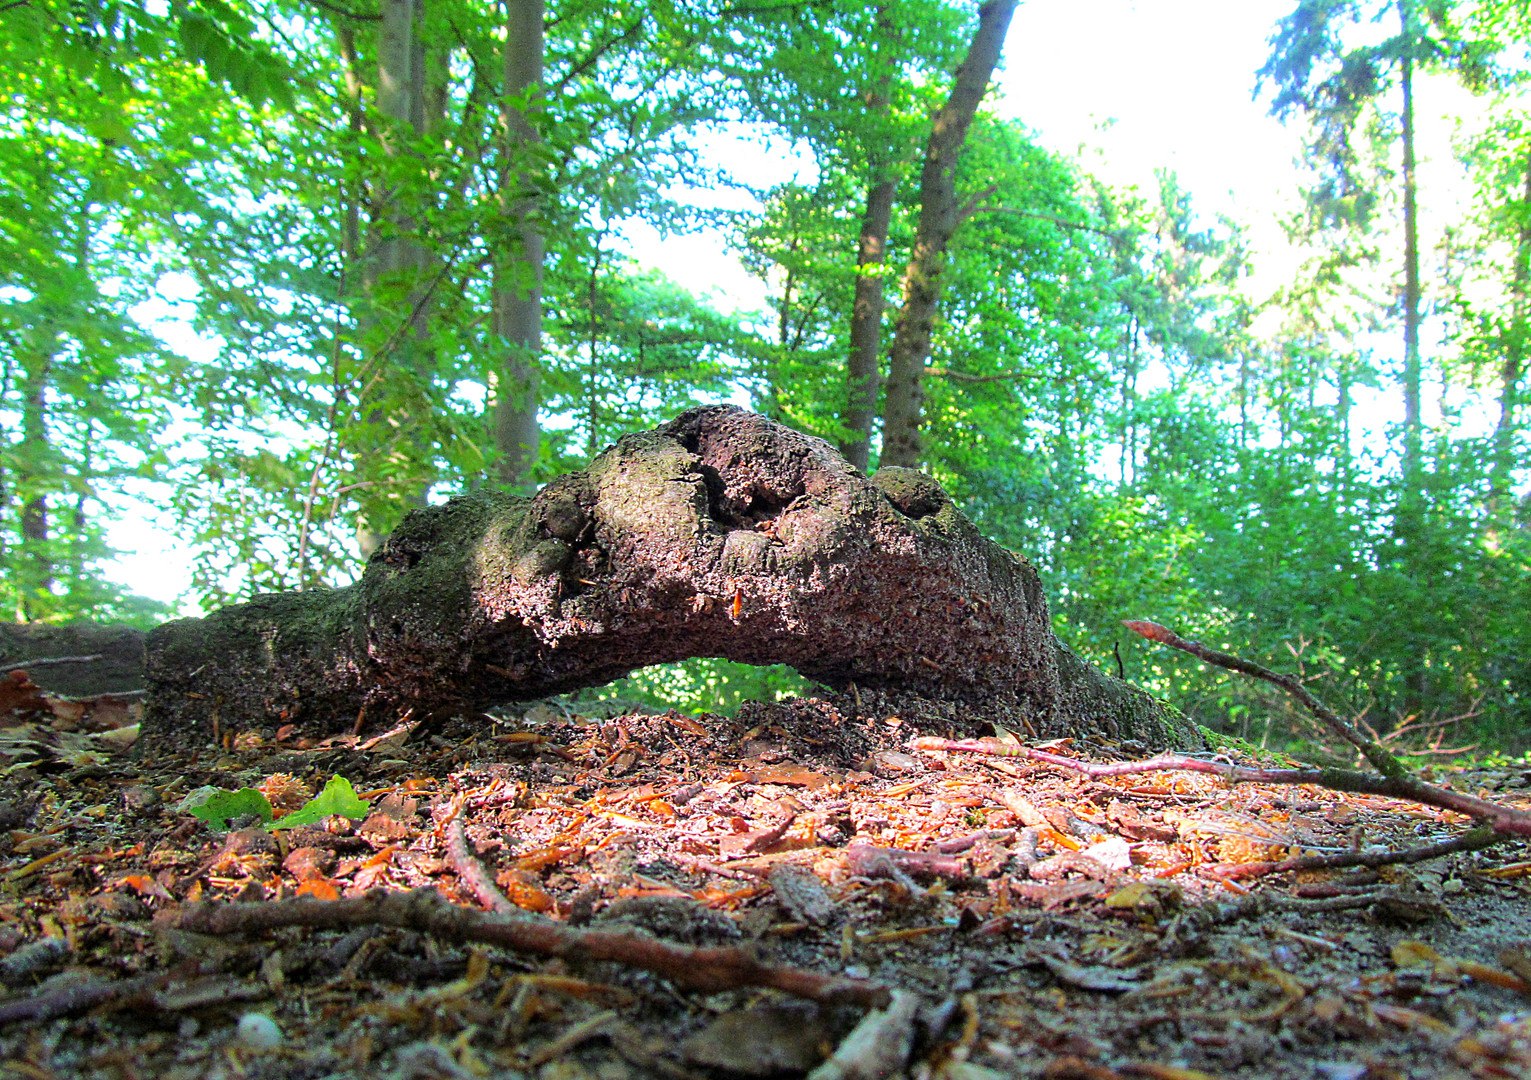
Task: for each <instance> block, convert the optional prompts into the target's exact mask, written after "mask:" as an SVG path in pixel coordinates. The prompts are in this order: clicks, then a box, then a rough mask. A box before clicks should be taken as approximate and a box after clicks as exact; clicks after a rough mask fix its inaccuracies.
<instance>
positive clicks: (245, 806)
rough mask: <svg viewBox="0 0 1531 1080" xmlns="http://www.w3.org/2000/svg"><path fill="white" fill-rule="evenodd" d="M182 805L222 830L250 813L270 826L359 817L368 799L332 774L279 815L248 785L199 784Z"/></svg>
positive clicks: (311, 823) (203, 820) (277, 826)
mask: <svg viewBox="0 0 1531 1080" xmlns="http://www.w3.org/2000/svg"><path fill="white" fill-rule="evenodd" d="M181 805H182V809H184V810H185V811H186V812H187V813H188V814H190V815H191V816H192V817H194V818H196V819H197V820H198V821H201V822H203V823H204V824H206V825H207V826H208V828H210V829H216V830H218V831H219V832H224V831H227V830H228V829H229V828H231V827H232V826H231V822H234V821H237V820H238V819H240V818H244V817H253V818H255V819H257V820H259V821H260V822H262V823H263V824H264V825H265V827H266V828H268V829H273V830H275V829H291V828H295V827H297V826H299V825H315V824H318V823H319V822H321V821H323V820H324V819H325V818H328V817H335V816H336V815H339V816H341V817H348V818H351V819H353V820H357V821H359V820H361V819H362V818H364V817H366V816H367V809H368V807H369V806H370V803H368V801H367V800H366V799H361V798H358V797H357V795H356V790H355V789H354V788H353V787H352V786H351V781H349V780H347V779H346V778H345V777H343V776H332V777H330V779H329V783H327V784H325V785H324V789H323V790H322V791H320V792H319V794H317V795H315V796H314V797H313V798H312V799H309V800H308V801H307V802H306V803H304V804H303V805H302V806H300V807H299V808H298V809H296V810H294V811H293V812H292V813H290V814H287V815H285V816H283V817H281V818H278V817H276V815H275V812H274V811H273V810H272V809H271V803H270V802H269V801H268V800H267V799H266V796H265V795H263V794H262V793H261V792H260V791H258V790H257V789H255V788H251V787H246V788H239V789H238V790H237V791H224V790H220V789H218V788H211V787H209V788H201V789H199V790H197V791H194V792H192V793H191V794H190V795H188V796H187V797H186V799H185V800H184V801H183V802H182V804H181Z"/></svg>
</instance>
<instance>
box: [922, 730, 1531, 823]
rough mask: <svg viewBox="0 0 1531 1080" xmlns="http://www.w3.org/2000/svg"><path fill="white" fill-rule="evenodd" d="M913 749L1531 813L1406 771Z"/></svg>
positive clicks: (937, 743)
mask: <svg viewBox="0 0 1531 1080" xmlns="http://www.w3.org/2000/svg"><path fill="white" fill-rule="evenodd" d="M909 745H910V746H911V747H912V748H913V749H915V750H927V751H956V752H959V753H971V754H990V755H992V756H994V757H1015V758H1029V759H1030V760H1032V761H1040V762H1043V763H1045V764H1048V765H1056V766H1058V767H1059V768H1060V769H1068V770H1070V771H1071V772H1076V773H1079V774H1080V775H1082V776H1088V777H1090V778H1091V779H1099V778H1101V777H1105V776H1133V775H1135V774H1138V773H1148V772H1165V771H1169V770H1175V769H1179V770H1182V771H1184V772H1199V773H1208V774H1210V775H1212V776H1216V777H1217V778H1218V779H1220V780H1223V781H1225V782H1227V783H1229V784H1315V785H1317V786H1318V787H1323V788H1328V789H1329V790H1331V791H1348V792H1353V793H1355V794H1357V795H1382V796H1384V797H1386V798H1393V799H1405V800H1407V801H1409V802H1417V803H1424V804H1426V805H1427V806H1438V807H1440V808H1441V809H1442V810H1454V811H1456V812H1457V813H1459V814H1466V815H1467V816H1468V817H1472V818H1479V819H1481V820H1484V821H1486V822H1488V824H1489V825H1490V826H1491V827H1492V828H1493V830H1494V831H1495V832H1496V833H1500V834H1503V835H1505V836H1531V814H1527V813H1525V812H1523V811H1520V810H1514V809H1511V808H1510V807H1508V806H1500V805H1499V804H1498V803H1491V802H1489V801H1488V800H1487V799H1480V798H1478V797H1477V796H1475V795H1466V794H1463V793H1462V792H1460V791H1452V790H1451V789H1450V788H1442V787H1436V786H1435V785H1434V784H1427V783H1425V782H1423V781H1421V780H1416V779H1414V778H1413V777H1412V776H1405V777H1404V778H1403V780H1402V781H1397V780H1394V779H1392V778H1391V777H1386V776H1374V775H1372V774H1371V773H1364V772H1357V771H1355V770H1354V769H1330V768H1322V769H1321V768H1304V769H1251V768H1247V767H1245V766H1242V765H1234V764H1232V763H1230V762H1227V761H1218V760H1215V759H1207V758H1193V757H1186V756H1185V755H1184V754H1158V755H1156V756H1154V757H1151V758H1146V759H1144V760H1142V761H1109V762H1100V763H1097V762H1091V761H1081V760H1080V759H1078V758H1071V757H1065V756H1064V755H1062V754H1051V753H1048V752H1047V751H1046V750H1035V749H1033V748H1031V747H1029V746H1016V745H1015V744H1013V743H1001V742H999V741H997V740H995V739H937V738H919V739H914V740H913V741H912V742H911V743H910V744H909Z"/></svg>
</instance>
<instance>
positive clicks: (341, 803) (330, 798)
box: [267, 776, 370, 829]
mask: <svg viewBox="0 0 1531 1080" xmlns="http://www.w3.org/2000/svg"><path fill="white" fill-rule="evenodd" d="M369 805H370V804H369V803H368V802H367V800H366V799H359V798H357V796H356V790H355V789H354V788H352V787H351V781H349V780H347V779H346V778H345V777H343V776H332V777H330V782H329V783H328V784H325V785H324V790H323V791H321V792H319V794H317V795H315V796H314V797H313V798H312V799H309V800H308V802H306V803H304V804H303V806H302V808H301V809H298V810H294V811H293V812H292V813H290V814H288V815H287V816H286V817H284V818H282V819H281V820H280V821H273V822H272V823H271V824H270V825H269V826H267V827H268V828H271V829H291V828H293V827H295V826H298V825H313V824H315V823H317V822H320V821H323V820H324V819H325V818H327V817H333V816H334V815H336V814H339V815H341V816H342V817H348V818H364V817H366V816H367V808H368V806H369Z"/></svg>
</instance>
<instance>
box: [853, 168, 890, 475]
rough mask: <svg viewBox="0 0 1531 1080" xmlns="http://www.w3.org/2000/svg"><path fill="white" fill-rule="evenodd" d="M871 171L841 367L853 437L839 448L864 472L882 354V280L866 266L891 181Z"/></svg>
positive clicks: (878, 251) (877, 257)
mask: <svg viewBox="0 0 1531 1080" xmlns="http://www.w3.org/2000/svg"><path fill="white" fill-rule="evenodd" d="M879 175H881V170H878V169H876V168H875V167H874V171H873V179H874V182H873V184H872V187H871V189H870V190H869V191H868V192H867V208H866V214H865V215H864V216H863V217H862V219H861V238H860V240H859V242H858V243H857V246H856V271H857V273H856V298H855V300H854V302H853V304H852V307H851V355H850V359H849V361H848V362H847V364H846V367H845V384H846V401H845V416H844V418H843V419H844V424H845V427H846V428H847V429H849V430H850V431H852V432H854V433H855V434H854V436H853V437H852V438H849V439H847V440H845V441H844V442H842V443H841V444H840V452H841V453H843V454H844V455H845V459H846V460H847V461H849V462H850V463H851V464H852V465H854V466H856V468H858V469H860V470H861V471H862V472H866V471H867V470H868V469H869V468H870V467H871V463H872V419H873V417H875V416H876V415H877V382H878V370H877V367H878V361H879V360H880V359H881V356H882V312H883V295H882V278H881V277H880V276H879V275H878V274H877V273H875V272H869V268H874V267H877V266H879V265H881V263H882V260H883V255H884V254H885V253H886V251H887V247H888V228H889V226H890V225H891V224H892V221H893V195H894V192H895V191H896V190H897V185H896V184H895V183H894V181H893V180H892V179H891V178H884V179H877V177H878V176H879Z"/></svg>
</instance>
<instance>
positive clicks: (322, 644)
mask: <svg viewBox="0 0 1531 1080" xmlns="http://www.w3.org/2000/svg"><path fill="white" fill-rule="evenodd" d="M694 656H717V657H726V658H728V659H730V660H739V661H744V662H747V663H752V664H774V663H784V664H790V665H791V666H792V667H794V668H796V669H797V670H798V671H800V672H801V673H802V674H803V675H805V676H807V677H808V678H811V679H815V680H818V681H820V682H822V683H825V684H827V685H829V686H831V687H835V688H844V687H846V686H848V685H849V684H851V683H855V684H857V685H859V686H862V687H879V688H886V689H891V690H897V691H904V692H912V693H915V694H919V695H922V696H928V697H936V698H942V699H946V700H949V701H950V700H955V701H960V702H962V703H964V705H966V706H970V707H971V709H972V715H974V716H975V717H986V718H989V719H996V720H1000V721H1001V722H1008V723H1009V724H1010V725H1011V726H1013V727H1014V728H1016V729H1018V730H1021V731H1024V732H1027V733H1030V734H1034V735H1038V736H1046V735H1058V734H1065V733H1073V734H1079V733H1086V732H1089V733H1098V734H1103V735H1107V736H1110V737H1114V738H1136V739H1139V740H1142V741H1144V742H1146V743H1149V744H1151V745H1155V746H1186V745H1189V744H1194V743H1199V741H1200V740H1199V737H1198V735H1197V733H1196V729H1195V727H1194V726H1193V725H1191V724H1190V723H1189V722H1188V721H1187V720H1186V719H1185V717H1184V716H1182V715H1181V714H1179V713H1178V712H1176V711H1175V710H1174V709H1172V708H1170V707H1168V706H1166V705H1164V704H1162V703H1160V702H1158V701H1156V700H1155V699H1153V698H1151V697H1149V696H1148V695H1147V694H1144V693H1143V692H1142V691H1139V690H1137V689H1135V688H1133V687H1131V686H1128V685H1127V684H1125V683H1122V682H1119V681H1117V680H1115V679H1111V678H1108V677H1106V676H1104V675H1101V674H1100V673H1099V672H1097V671H1095V670H1094V669H1093V668H1091V667H1089V666H1088V665H1086V664H1085V663H1083V662H1082V661H1080V660H1079V659H1078V658H1077V657H1075V656H1074V655H1073V654H1072V653H1070V652H1068V651H1067V650H1066V649H1064V648H1063V647H1062V646H1061V645H1060V644H1059V643H1058V641H1057V639H1056V638H1055V637H1054V636H1053V633H1052V629H1051V627H1050V625H1049V622H1048V614H1047V602H1046V600H1045V599H1044V598H1043V595H1042V588H1041V583H1040V581H1039V579H1038V577H1037V572H1036V570H1035V569H1034V568H1033V567H1032V565H1031V564H1030V563H1028V562H1027V561H1026V560H1025V559H1023V558H1021V557H1020V556H1018V555H1015V554H1014V553H1012V552H1010V551H1007V550H1005V549H1004V548H1002V547H1000V546H999V545H998V544H995V543H994V542H992V541H990V540H988V539H986V538H985V537H983V536H981V535H980V534H979V532H978V530H977V529H976V528H975V527H974V525H973V523H972V522H971V521H969V520H968V519H967V517H966V516H965V515H963V514H962V513H961V511H959V510H958V509H957V507H956V506H955V505H953V503H952V501H951V499H950V498H949V497H948V496H947V495H946V493H945V492H944V491H943V490H942V489H941V488H940V486H939V485H937V484H936V483H935V482H934V481H933V480H931V479H930V478H928V477H926V476H925V475H923V474H922V473H919V472H915V471H913V470H909V469H891V468H890V469H883V470H882V471H880V472H878V473H877V474H876V475H875V476H872V477H871V478H868V477H867V476H865V475H864V474H862V473H861V472H859V471H858V470H856V469H854V468H852V467H851V466H850V465H849V464H848V463H847V462H846V461H845V459H844V458H843V457H841V456H840V455H839V454H838V453H837V452H836V451H835V450H834V449H832V448H831V447H830V446H829V445H828V444H827V443H825V442H823V441H822V440H819V439H815V438H811V437H809V436H806V435H803V434H800V433H798V432H796V431H792V430H791V429H789V428H786V427H783V426H782V425H780V424H777V423H774V422H773V421H771V420H768V419H766V418H765V417H762V416H758V415H755V414H753V413H749V412H745V411H743V410H741V409H738V408H734V407H732V406H714V407H708V408H701V409H693V410H691V411H690V412H687V413H685V414H683V415H682V416H680V417H678V418H676V419H675V420H673V421H671V422H670V423H667V424H664V425H662V426H660V427H658V428H656V429H655V430H653V431H647V432H642V433H639V434H635V435H628V436H626V437H624V438H623V439H621V440H620V441H619V442H618V443H617V444H616V445H615V446H614V447H612V448H610V449H609V450H607V451H606V452H605V453H603V454H601V455H600V456H599V457H598V458H596V459H595V460H594V461H593V462H591V464H590V466H589V468H587V469H584V470H582V471H580V472H575V473H570V474H568V475H566V476H562V477H559V478H558V479H557V480H554V481H553V482H552V483H550V484H548V485H547V486H546V487H545V488H543V489H542V490H541V491H540V492H539V493H538V494H537V495H536V496H535V497H532V498H522V497H517V496H511V495H503V494H494V493H478V494H473V495H468V496H464V497H462V498H458V499H453V500H452V501H451V502H449V503H447V504H445V505H444V506H435V507H430V508H428V509H424V510H416V511H413V512H411V513H410V514H409V515H408V516H407V517H406V518H405V519H404V521H403V523H402V524H400V526H399V527H398V528H397V529H396V530H395V531H394V532H393V534H392V535H391V536H390V537H388V539H387V540H386V541H385V542H384V543H383V544H382V546H381V547H380V548H378V550H377V551H376V552H374V553H373V555H372V557H371V559H370V560H369V561H368V563H367V568H366V571H365V573H364V574H363V575H362V578H361V580H360V581H359V582H358V583H357V584H355V585H353V586H350V587H348V588H344V589H334V590H319V591H310V592H303V593H281V594H270V595H265V596H259V597H257V598H255V599H254V600H252V601H251V602H249V603H247V604H240V605H237V606H233V607H228V608H225V609H223V610H221V611H218V612H216V613H214V614H212V615H210V616H208V617H207V618H205V619H183V620H179V621H176V622H170V623H166V624H164V625H163V626H160V627H158V628H156V629H155V630H154V631H152V632H151V633H150V635H149V640H148V672H147V676H148V688H149V701H148V707H147V711H146V718H145V725H144V726H145V734H146V735H147V736H149V737H151V738H152V737H153V736H155V735H156V734H161V735H165V736H169V737H172V738H174V739H176V740H177V741H180V740H184V739H186V738H187V737H188V736H191V737H196V736H197V735H198V734H199V733H202V734H210V733H211V732H212V731H213V730H214V724H215V718H216V723H217V724H219V725H221V728H222V730H225V731H226V730H229V729H230V727H242V726H251V725H254V726H270V725H275V724H281V723H291V724H297V725H299V726H300V727H301V728H302V729H303V730H305V731H307V732H310V733H323V732H332V731H336V730H341V729H346V728H350V727H351V726H352V725H353V724H354V723H355V722H356V720H357V717H358V714H359V713H363V712H364V713H365V715H366V716H367V717H369V718H373V719H376V720H379V721H386V720H391V719H393V718H395V717H396V716H397V715H398V714H399V713H401V712H402V711H403V710H405V709H407V708H414V709H416V710H417V711H421V710H430V711H440V710H446V709H457V708H463V709H479V708H484V707H486V706H490V705H494V704H499V703H504V702H512V701H522V700H530V699H534V698H539V697H544V696H546V695H549V694H555V693H559V692H563V691H569V690H574V689H578V688H580V687H585V686H596V685H600V684H602V683H606V682H608V681H610V680H612V679H615V678H618V677H619V676H622V675H625V674H627V673H628V672H630V671H632V670H634V669H636V668H640V667H644V666H646V665H649V664H657V663H662V662H665V661H671V660H681V659H685V658H687V657H694ZM975 726H976V723H975Z"/></svg>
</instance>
